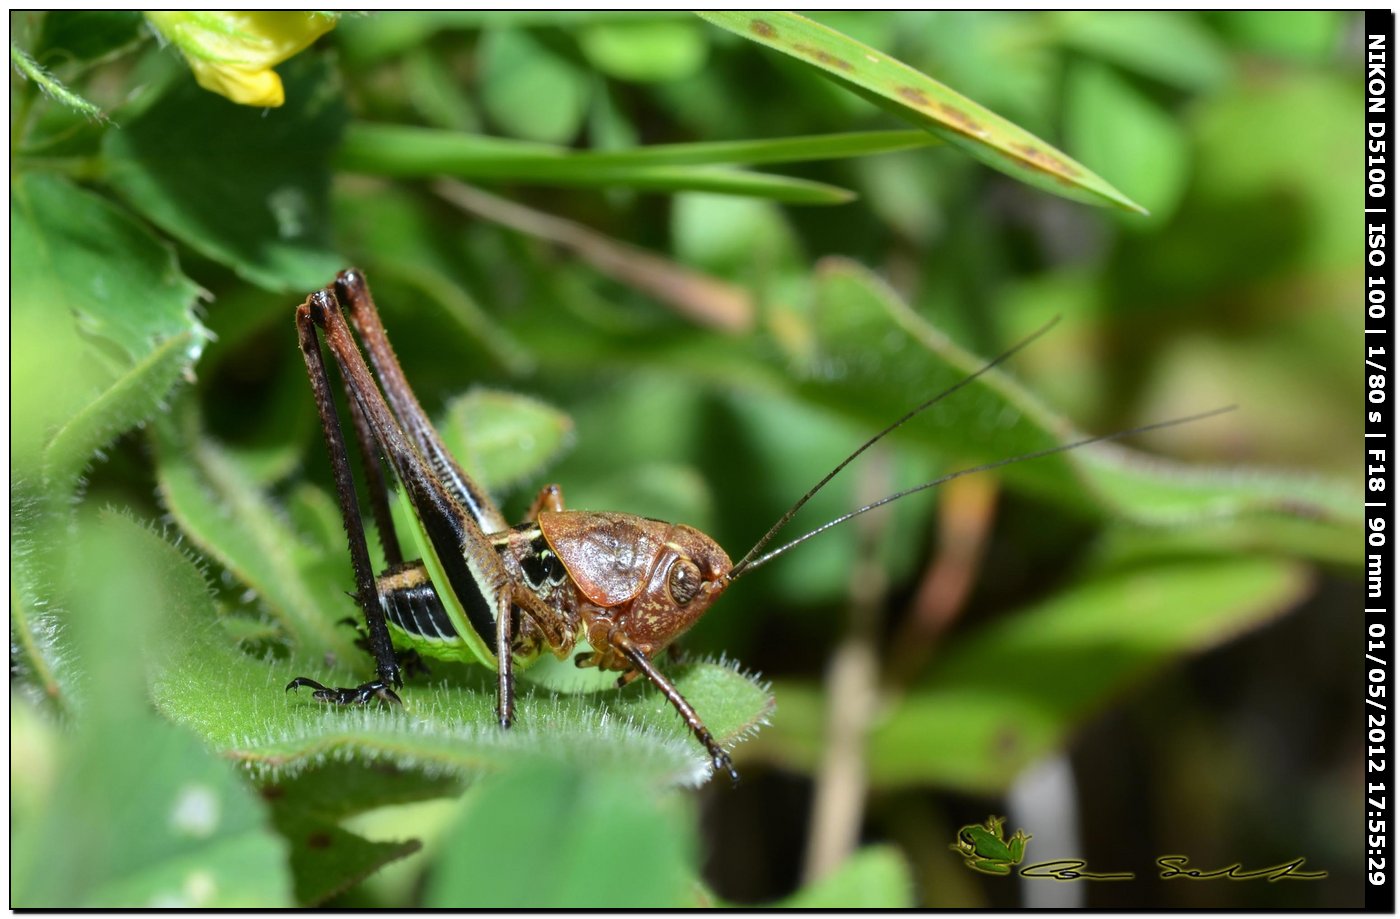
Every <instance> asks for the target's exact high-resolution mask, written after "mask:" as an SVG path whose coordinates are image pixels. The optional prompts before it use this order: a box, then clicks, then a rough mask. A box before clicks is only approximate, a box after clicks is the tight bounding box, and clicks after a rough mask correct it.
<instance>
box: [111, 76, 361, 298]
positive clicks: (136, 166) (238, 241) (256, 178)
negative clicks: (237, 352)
mask: <svg viewBox="0 0 1400 919" xmlns="http://www.w3.org/2000/svg"><path fill="white" fill-rule="evenodd" d="M279 73H280V74H281V76H282V78H283V81H284V83H285V84H286V92H287V103H286V105H284V106H282V107H281V108H276V109H269V110H262V109H255V108H249V107H247V106H240V105H235V104H234V103H232V102H229V101H228V100H227V99H224V98H222V97H220V96H217V95H215V94H213V93H209V92H206V91H205V90H203V89H200V88H199V86H198V85H196V84H195V82H194V79H193V78H192V77H190V78H187V79H183V80H180V81H178V82H177V83H176V84H175V85H173V86H172V87H171V88H170V90H169V91H168V92H166V93H165V94H164V95H163V96H161V97H160V98H159V99H157V100H156V101H155V102H154V103H153V104H152V105H151V106H150V107H149V108H147V109H146V110H145V111H143V112H141V113H140V114H138V115H136V116H134V117H132V118H131V119H130V120H129V121H127V122H126V123H124V124H123V125H122V129H121V130H119V131H109V132H108V133H107V135H106V137H105V138H104V143H103V156H104V160H105V165H106V170H107V178H108V180H109V181H110V182H111V184H112V186H113V187H114V188H115V189H116V190H117V191H118V192H119V193H120V194H121V195H122V197H123V198H124V199H125V200H126V201H127V202H128V203H129V204H130V205H131V207H132V208H133V209H134V210H136V211H138V212H140V213H141V214H143V215H144V216H145V217H147V218H148V219H150V220H151V222H153V223H155V224H156V225H157V226H159V227H160V228H161V229H162V230H164V231H165V232H167V233H169V234H170V235H171V236H174V237H175V238H176V239H179V240H180V241H181V242H184V243H186V244H187V245H189V246H190V247H191V248H193V249H194V250H195V251H197V252H199V253H201V254H203V255H205V256H207V257H208V258H211V259H213V260H215V261H217V262H220V263H221V264H224V265H227V266H229V267H230V268H232V269H233V270H234V271H236V272H238V274H239V275H241V276H242V277H244V278H246V279H248V280H249V281H251V282H253V283H254V284H258V285H260V286H262V287H265V288H267V289H269V290H281V291H290V292H294V293H297V294H304V293H305V292H306V291H308V290H313V289H315V288H317V287H320V286H321V285H323V284H325V283H326V281H327V279H329V278H331V277H334V275H335V272H336V271H337V270H339V269H340V268H342V267H344V266H343V264H342V259H341V258H340V256H338V255H337V254H336V251H335V249H334V248H333V246H332V244H331V233H330V219H329V195H330V158H331V153H332V151H333V150H334V149H335V147H336V145H337V143H338V141H339V139H340V132H341V129H342V126H343V125H344V122H345V107H344V102H343V100H342V96H341V93H340V90H339V88H338V87H337V86H336V85H335V83H334V81H333V79H332V77H331V71H330V68H329V67H328V66H327V64H326V62H325V61H324V60H323V59H318V58H317V57H316V56H314V55H305V54H303V55H298V56H297V57H295V58H293V59H292V60H291V61H288V62H287V63H286V64H284V65H282V68H281V69H280V70H279Z"/></svg>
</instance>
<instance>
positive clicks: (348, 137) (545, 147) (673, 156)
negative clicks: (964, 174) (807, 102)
mask: <svg viewBox="0 0 1400 919" xmlns="http://www.w3.org/2000/svg"><path fill="white" fill-rule="evenodd" d="M938 143H940V140H939V138H937V137H935V136H933V135H931V134H929V133H928V132H927V131H851V132H847V133H841V134H811V135H806V136H803V137H781V138H773V139H769V138H762V139H752V140H721V141H707V142H704V143H691V144H652V145H650V146H645V147H634V148H632V149H630V150H598V151H594V150H581V151H573V150H569V149H567V148H564V147H555V146H551V145H549V144H537V143H530V142H527V141H517V140H506V139H503V138H499V137H486V136H483V135H480V134H467V133H463V132H460V131H443V130H439V129H437V128H424V127H418V126H416V125H399V124H376V123H374V122H366V121H359V122H354V123H352V124H351V125H350V126H349V128H348V129H347V130H346V133H345V143H344V146H343V148H342V150H341V156H342V157H347V158H349V159H351V160H352V161H353V160H355V159H356V158H365V159H372V158H374V157H376V156H384V155H386V152H387V153H392V154H398V153H400V152H401V151H403V152H406V153H408V154H411V155H415V156H419V157H423V158H424V159H440V160H443V161H447V162H456V161H458V160H460V161H463V162H469V163H470V164H471V166H472V168H482V169H486V168H498V169H501V170H506V169H511V168H515V167H516V166H520V167H521V168H538V167H539V164H540V163H542V162H547V163H549V164H551V166H552V168H554V169H557V170H560V171H561V172H567V171H576V172H577V173H578V174H584V173H589V172H592V171H593V170H596V169H599V168H603V167H607V168H610V169H628V170H630V169H637V168H643V167H646V168H650V167H655V166H753V165H757V164H760V163H800V162H805V161H808V160H827V159H843V158H846V157H852V156H873V155H875V154H880V153H892V152H895V151H898V150H909V149H913V148H916V147H929V146H934V145H936V144H938Z"/></svg>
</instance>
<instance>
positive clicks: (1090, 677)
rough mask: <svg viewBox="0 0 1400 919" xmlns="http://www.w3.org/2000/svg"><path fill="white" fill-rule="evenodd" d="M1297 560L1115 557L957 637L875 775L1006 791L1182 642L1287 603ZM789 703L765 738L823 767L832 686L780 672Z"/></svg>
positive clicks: (790, 760)
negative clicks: (1130, 560)
mask: <svg viewBox="0 0 1400 919" xmlns="http://www.w3.org/2000/svg"><path fill="white" fill-rule="evenodd" d="M1306 587H1307V577H1306V574H1305V572H1304V570H1303V569H1302V568H1301V567H1300V566H1299V565H1297V564H1294V563H1291V562H1287V561H1277V560H1274V559H1269V558H1241V557H1225V558H1212V557H1208V556H1202V555H1199V554H1197V555H1179V556H1174V557H1167V558H1161V557H1159V558H1158V559H1156V560H1155V562H1153V563H1147V564H1137V565H1126V566H1121V567H1115V568H1114V569H1111V570H1108V571H1103V572H1101V573H1099V574H1098V575H1097V576H1094V577H1091V578H1089V579H1087V580H1085V581H1083V582H1081V583H1078V584H1075V585H1074V586H1072V587H1070V588H1069V589H1067V590H1064V591H1063V592H1061V593H1059V594H1056V595H1054V596H1052V597H1049V598H1047V599H1045V600H1043V601H1041V602H1039V603H1037V604H1035V605H1033V606H1031V607H1030V608H1028V609H1026V610H1024V611H1022V612H1020V613H1018V614H1016V615H1014V616H1012V617H1009V618H1007V619H1005V620H1002V621H1000V622H998V623H996V624H994V625H992V626H988V627H986V628H984V629H982V630H981V631H979V632H977V633H975V634H973V635H971V636H970V637H969V638H968V639H967V640H966V641H963V642H960V643H958V644H956V645H950V646H949V647H948V649H947V651H946V652H944V653H943V654H942V655H941V656H940V657H939V658H938V660H937V661H936V662H935V664H934V665H933V667H932V669H931V670H930V671H929V673H928V675H927V677H926V678H925V679H924V680H922V681H921V682H920V683H919V684H918V685H917V686H916V687H915V688H914V689H913V690H911V691H910V692H909V693H908V695H906V696H905V697H903V698H902V699H899V700H898V701H897V702H896V703H895V704H894V705H893V706H892V708H891V709H890V710H889V712H888V713H887V714H886V715H885V716H883V717H882V718H881V720H880V722H879V723H878V724H877V725H876V726H875V728H874V730H873V731H872V733H871V735H870V746H869V756H870V769H871V779H872V781H874V782H875V783H876V784H878V785H881V786H898V785H909V784H932V785H939V786H943V787H948V788H955V789H958V790H960V791H964V792H967V793H973V794H986V795H992V794H1000V793H1002V792H1004V791H1005V790H1006V788H1007V786H1008V785H1009V784H1010V783H1011V782H1012V781H1013V780H1014V779H1015V778H1016V776H1017V775H1018V774H1019V773H1020V772H1021V770H1022V769H1024V768H1025V767H1026V766H1027V765H1029V764H1030V763H1032V762H1034V761H1036V760H1037V759H1039V758H1040V757H1042V756H1044V755H1046V754H1047V753H1049V752H1051V751H1053V750H1056V749H1059V748H1061V747H1063V746H1064V744H1066V743H1067V742H1068V740H1069V738H1070V735H1071V732H1072V731H1073V730H1074V729H1075V728H1076V727H1078V726H1079V725H1080V724H1082V723H1083V722H1084V721H1085V720H1087V719H1088V718H1090V717H1092V716H1093V715H1094V714H1095V713H1097V712H1099V711H1101V710H1102V709H1103V708H1104V707H1105V706H1106V705H1108V704H1109V703H1110V702H1111V700H1112V699H1114V698H1115V697H1116V696H1118V695H1119V694H1121V693H1122V692H1124V691H1125V690H1126V689H1128V688H1129V687H1130V686H1132V685H1133V684H1135V683H1139V682H1141V681H1142V680H1143V679H1144V678H1146V677H1147V676H1148V675H1150V674H1151V673H1153V672H1154V671H1157V670H1160V669H1161V668H1163V667H1165V666H1166V665H1167V664H1169V663H1170V662H1171V661H1173V660H1176V659H1177V658H1180V657H1181V656H1183V655H1186V654H1191V653H1198V652H1200V651H1204V650H1206V649H1208V648H1211V647H1214V646H1216V645H1219V644H1222V643H1224V642H1226V641H1229V640H1230V639H1232V638H1234V637H1235V636H1236V635H1238V634H1239V633H1240V632H1242V631H1245V630H1247V629H1250V628H1253V627H1255V626H1258V625H1259V624H1261V623H1263V622H1267V621H1268V620H1270V619H1272V618H1274V617H1275V616H1278V615H1280V614H1282V613H1283V612H1284V611H1286V610H1287V609H1288V608H1289V607H1290V606H1291V605H1292V604H1293V603H1294V602H1296V601H1297V599H1298V598H1299V597H1300V596H1301V595H1302V593H1303V591H1304V590H1305V589H1306ZM777 697H778V705H779V708H780V710H781V712H782V717H781V718H779V719H777V721H776V723H775V724H774V726H773V727H772V728H771V729H770V730H768V731H766V732H765V733H764V735H763V737H762V738H761V741H760V743H759V744H758V745H757V746H758V748H759V749H758V750H757V751H755V752H758V753H760V754H764V753H766V754H768V755H769V756H771V757H773V758H776V759H778V760H779V761H781V762H784V763H786V764H788V765H790V766H792V765H803V766H807V767H811V766H812V765H813V764H814V763H815V761H816V759H815V757H816V754H817V743H816V738H818V737H820V732H821V728H820V725H821V718H822V707H823V704H824V703H823V700H822V696H821V693H820V690H819V689H818V688H817V687H816V686H812V685H805V684H779V686H778V687H777Z"/></svg>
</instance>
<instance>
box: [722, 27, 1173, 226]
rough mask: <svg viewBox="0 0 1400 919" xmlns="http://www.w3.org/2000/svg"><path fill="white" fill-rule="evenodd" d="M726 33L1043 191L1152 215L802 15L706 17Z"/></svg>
mask: <svg viewBox="0 0 1400 919" xmlns="http://www.w3.org/2000/svg"><path fill="white" fill-rule="evenodd" d="M699 15H700V16H701V17H702V18H703V19H705V20H707V21H709V22H712V23H714V24H715V25H717V26H719V27H720V28H723V29H728V30H729V31H731V32H735V33H737V34H739V35H742V36H744V37H745V38H747V39H749V40H750V41H755V42H758V43H759V44H762V45H766V46H767V47H769V48H772V49H774V50H775V51H781V52H783V53H784V54H789V55H792V56H793V57H795V58H797V59H798V60H800V61H803V62H804V63H806V64H808V65H810V66H812V67H816V68H817V69H818V70H820V71H821V72H822V73H823V74H825V75H827V76H830V77H832V78H834V79H835V80H836V82H838V83H840V84H841V85H843V86H845V87H847V88H848V89H851V90H852V91H854V92H856V93H858V94H860V95H862V96H865V97H866V98H867V99H869V100H870V101H871V102H874V103H875V104H876V105H879V106H880V107H881V108H884V109H887V110H888V111H890V112H892V113H893V114H895V115H897V116H898V117H900V118H903V119H905V120H908V121H912V122H914V123H915V124H917V125H919V126H920V127H922V128H924V129H925V130H928V131H931V132H932V133H934V134H937V135H939V136H941V137H943V138H945V139H947V140H948V141H950V142H951V143H953V144H956V145H957V146H959V147H961V148H962V149H963V150H964V151H965V152H967V153H968V154H970V155H971V156H974V157H976V158H977V159H979V160H981V161H982V162H984V163H986V164H987V165H988V166H991V167H992V168H993V169H998V170H1000V171H1002V172H1005V173H1006V174H1008V175H1010V176H1013V177H1015V178H1017V179H1020V180H1021V181H1023V182H1026V183H1028V184H1031V185H1034V186H1036V187H1037V188H1040V189H1043V190H1045V191H1049V192H1053V193H1054V194H1057V195H1062V196H1064V197H1066V198H1072V199H1074V200H1076V201H1083V202H1086V203H1089V204H1111V205H1114V206H1116V207H1120V208H1123V209H1124V210H1129V211H1137V212H1139V213H1146V211H1145V210H1144V209H1143V207H1142V206H1141V205H1139V204H1137V203H1136V202H1135V201H1133V200H1132V199H1130V198H1128V197H1127V196H1126V195H1124V194H1123V193H1122V192H1120V191H1119V190H1118V189H1116V188H1114V187H1113V186H1112V185H1110V184H1109V183H1108V182H1106V181H1104V180H1103V179H1101V178H1100V177H1099V176H1097V175H1095V174H1094V173H1093V172H1091V171H1090V170H1088V169H1086V168H1085V167H1084V166H1082V165H1080V164H1079V163H1076V162H1075V161H1074V160H1073V159H1071V158H1070V157H1068V156H1066V155H1065V154H1064V153H1062V152H1060V151H1059V150H1056V149H1055V148H1054V147H1052V146H1050V145H1049V144H1047V143H1045V141H1043V140H1041V139H1040V138H1038V137H1036V136H1035V135H1033V134H1031V133H1030V132H1029V131H1026V130H1024V129H1022V128H1020V127H1018V126H1017V125H1015V124H1012V123H1011V122H1010V121H1007V120H1006V119H1005V118H1002V117H1001V116H1000V115H997V114H996V113H994V112H991V111H989V110H987V109H985V108H983V107H982V106H980V105H978V104H977V103H975V102H973V101H972V100H971V99H968V98H966V97H964V96H962V95H959V94H958V93H956V92H954V91H953V90H951V89H949V88H948V87H947V86H944V85H943V84H942V83H940V82H938V81H937V80H935V79H933V78H932V77H929V76H927V75H925V74H923V73H920V72H919V71H917V70H915V69H914V68H912V67H910V66H909V65H907V64H904V63H902V62H900V61H897V60H895V59H894V58H892V57H890V56H889V55H887V54H884V53H882V52H880V51H876V50H875V49H873V48H870V47H868V46H866V45H863V44H861V43H860V42H858V41H856V40H855V39H853V38H850V37H848V36H846V35H843V34H842V33H840V32H837V31H836V30H835V29H830V28H827V27H826V26H824V25H821V24H820V23H817V22H813V21H812V20H810V19H808V18H806V17H805V16H799V15H798V14H796V13H783V12H765V13H763V14H762V15H763V18H762V19H759V18H755V14H754V13H752V12H742V11H740V12H719V13H700V14H699Z"/></svg>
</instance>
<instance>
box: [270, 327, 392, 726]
mask: <svg viewBox="0 0 1400 919" xmlns="http://www.w3.org/2000/svg"><path fill="white" fill-rule="evenodd" d="M297 337H298V340H299V342H300V344H301V353H302V356H303V357H304V358H305V359H306V373H307V376H308V378H309V379H310V381H311V391H312V394H313V395H314V397H315V399H316V409H317V413H318V414H319V415H320V418H321V432H322V434H323V435H324V436H325V441H326V451H327V453H328V454H329V455H330V461H331V471H332V474H333V477H334V479H335V491H336V498H337V500H338V501H339V503H340V515H341V519H342V522H343V523H344V524H345V537H346V541H347V543H348V544H349V549H350V566H351V568H352V569H353V570H354V573H355V599H356V600H357V601H358V603H359V605H360V609H361V610H362V611H363V612H364V615H365V629H366V638H367V639H368V643H369V650H370V654H372V655H373V656H374V661H375V666H376V669H377V671H378V677H379V678H378V679H377V680H371V681H369V682H367V683H362V684H360V685H359V686H355V687H344V688H333V687H329V686H325V685H323V684H321V683H319V682H317V681H316V680H312V679H310V678H308V677H297V678H296V679H294V680H292V681H291V682H290V683H288V684H287V689H288V690H292V689H296V688H297V687H299V686H309V687H311V688H312V689H314V690H315V693H314V695H315V698H316V699H318V700H320V701H322V702H335V703H338V704H341V705H345V704H349V703H352V702H356V703H364V702H368V701H369V700H370V699H372V698H379V699H383V700H385V701H392V702H398V701H399V697H398V696H397V695H395V693H394V690H393V688H391V687H401V686H403V677H402V675H401V674H400V672H399V664H398V660H397V659H396V658H395V656H394V645H393V642H392V640H391V639H390V638H389V627H388V624H387V623H386V622H385V620H384V609H383V607H382V606H381V604H380V599H379V589H378V587H377V586H376V585H375V578H374V568H373V567H372V565H371V563H370V558H369V545H368V544H367V543H366V541H365V528H364V523H363V522H362V521H361V519H360V507H359V500H358V498H357V497H356V494H355V480H354V476H353V475H352V474H351V471H350V462H349V457H348V455H347V453H346V449H345V436H344V435H343V434H342V433H341V429H340V420H339V418H338V417H337V416H336V412H335V402H334V401H333V399H332V398H331V386H330V376H329V374H328V373H327V372H326V364H325V360H324V359H323V358H322V356H321V345H320V342H319V341H318V340H317V337H316V328H315V325H314V324H313V322H312V320H311V313H310V311H309V310H308V309H307V307H306V305H305V304H303V305H302V306H301V307H299V308H298V309H297Z"/></svg>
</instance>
